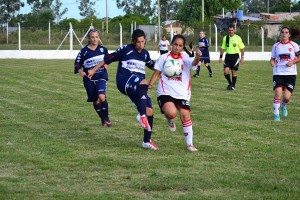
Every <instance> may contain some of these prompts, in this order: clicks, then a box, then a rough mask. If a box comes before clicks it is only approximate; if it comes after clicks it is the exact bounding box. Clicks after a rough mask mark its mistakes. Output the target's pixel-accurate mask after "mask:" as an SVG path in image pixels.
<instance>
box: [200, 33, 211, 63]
mask: <svg viewBox="0 0 300 200" xmlns="http://www.w3.org/2000/svg"><path fill="white" fill-rule="evenodd" d="M209 46H210V44H209V42H208V39H206V38H205V37H204V38H199V40H198V47H199V49H200V51H201V52H202V56H201V58H209V51H208V48H209Z"/></svg>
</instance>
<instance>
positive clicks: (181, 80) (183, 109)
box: [149, 35, 202, 151]
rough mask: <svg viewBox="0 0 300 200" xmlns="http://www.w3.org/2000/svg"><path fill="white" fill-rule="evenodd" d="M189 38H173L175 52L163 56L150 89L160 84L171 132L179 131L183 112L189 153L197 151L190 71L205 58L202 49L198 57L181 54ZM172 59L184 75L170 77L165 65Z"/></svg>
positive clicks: (159, 93)
mask: <svg viewBox="0 0 300 200" xmlns="http://www.w3.org/2000/svg"><path fill="white" fill-rule="evenodd" d="M185 41H186V40H185V37H184V36H183V35H175V36H174V37H173V39H172V42H171V45H172V51H171V52H169V53H167V54H163V55H161V56H160V57H159V58H158V59H157V61H156V63H155V66H154V69H155V72H154V73H153V75H152V77H151V79H150V81H149V87H150V88H151V87H152V85H153V84H154V83H155V82H156V80H157V79H158V78H159V81H158V87H157V100H158V105H159V107H160V110H161V113H162V114H164V115H165V117H166V119H167V121H168V123H169V129H170V130H171V131H175V130H176V126H175V123H174V119H175V118H176V112H177V110H178V111H179V115H180V120H181V123H182V127H183V134H184V136H185V141H186V145H187V146H186V147H187V149H188V150H189V151H197V148H196V147H195V146H194V145H193V124H192V120H191V116H190V111H191V108H190V98H191V88H190V85H191V84H190V70H191V69H192V66H194V65H197V63H198V62H199V59H200V56H201V55H202V53H201V51H200V49H198V50H197V52H196V56H195V58H191V57H189V56H188V55H187V54H183V53H181V51H182V50H183V49H184V46H185ZM168 60H175V61H178V62H180V64H181V67H182V73H181V74H180V75H179V76H176V77H167V76H166V75H164V73H163V65H164V63H165V62H166V61H168Z"/></svg>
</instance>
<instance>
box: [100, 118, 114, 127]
mask: <svg viewBox="0 0 300 200" xmlns="http://www.w3.org/2000/svg"><path fill="white" fill-rule="evenodd" d="M102 126H107V127H111V126H112V124H111V121H110V120H109V118H108V117H107V118H106V119H103V121H102Z"/></svg>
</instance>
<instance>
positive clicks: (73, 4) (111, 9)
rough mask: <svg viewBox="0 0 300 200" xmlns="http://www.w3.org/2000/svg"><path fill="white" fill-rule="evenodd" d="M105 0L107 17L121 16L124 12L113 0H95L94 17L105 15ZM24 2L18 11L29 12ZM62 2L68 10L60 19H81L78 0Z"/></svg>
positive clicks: (28, 7) (23, 0)
mask: <svg viewBox="0 0 300 200" xmlns="http://www.w3.org/2000/svg"><path fill="white" fill-rule="evenodd" d="M106 1H107V3H108V17H110V18H114V17H116V16H119V15H121V16H123V15H125V13H124V12H123V11H122V9H118V8H117V5H116V1H115V0H96V4H95V10H96V17H97V18H103V17H106ZM22 2H24V3H25V7H23V8H21V9H20V13H22V14H27V13H29V12H31V7H30V6H29V5H28V4H27V3H26V2H27V1H26V0H22ZM61 2H62V8H61V9H62V10H63V9H64V8H65V7H66V8H68V12H67V13H66V14H65V15H63V16H62V19H65V18H75V19H77V20H80V19H82V16H80V15H79V9H78V6H79V4H80V3H79V2H80V1H79V0H61Z"/></svg>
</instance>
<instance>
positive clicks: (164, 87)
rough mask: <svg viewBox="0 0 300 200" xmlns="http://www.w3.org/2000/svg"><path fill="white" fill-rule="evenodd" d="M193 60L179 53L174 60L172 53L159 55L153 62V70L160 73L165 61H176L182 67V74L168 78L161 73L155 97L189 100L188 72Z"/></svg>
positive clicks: (189, 82) (189, 83) (189, 84)
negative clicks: (165, 96)
mask: <svg viewBox="0 0 300 200" xmlns="http://www.w3.org/2000/svg"><path fill="white" fill-rule="evenodd" d="M193 59H194V58H191V57H189V56H188V55H186V54H183V53H181V55H180V56H179V57H178V58H176V59H175V58H174V56H173V54H172V52H169V53H166V54H163V55H161V56H160V57H159V58H158V59H157V60H156V62H155V65H154V69H155V70H158V71H161V72H162V69H163V64H164V62H165V61H167V60H178V61H179V62H180V63H181V66H182V73H181V75H180V76H178V77H171V78H168V77H167V76H165V75H164V74H163V73H161V75H160V77H159V81H158V86H157V96H161V95H170V96H171V97H173V98H175V99H184V100H188V101H189V100H190V98H191V81H190V70H191V68H192V62H193Z"/></svg>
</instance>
